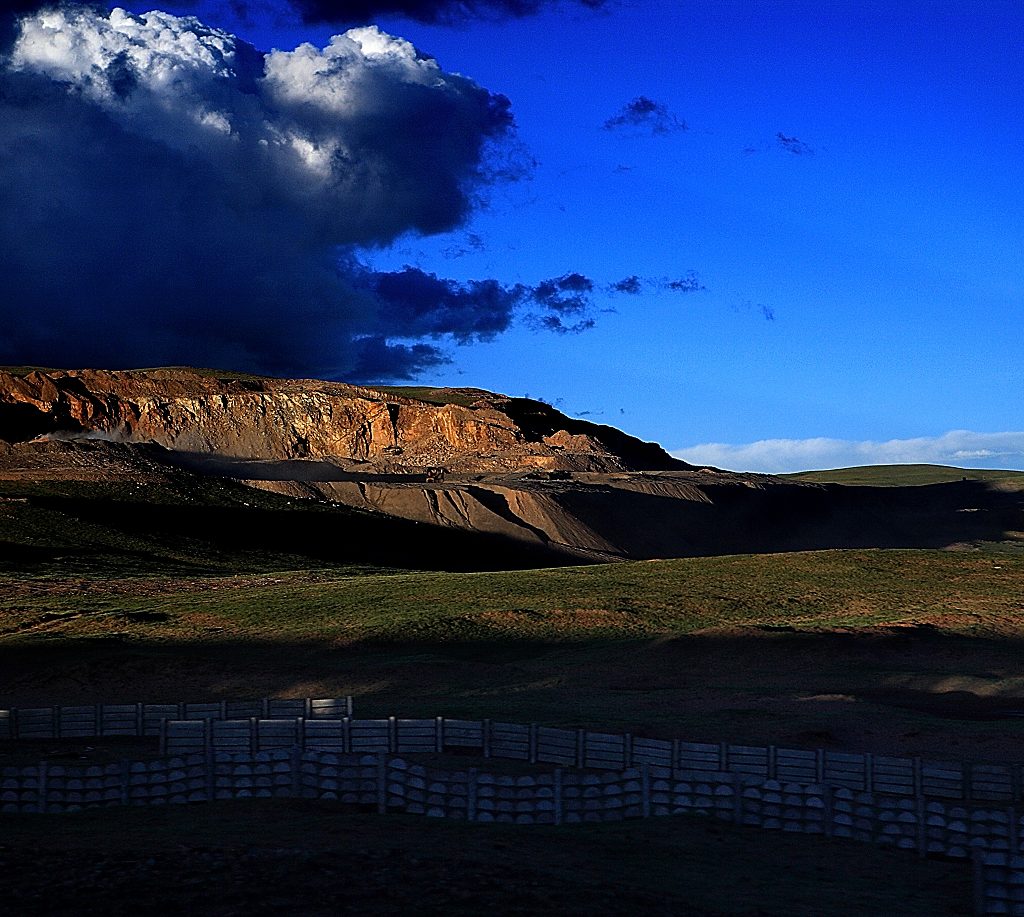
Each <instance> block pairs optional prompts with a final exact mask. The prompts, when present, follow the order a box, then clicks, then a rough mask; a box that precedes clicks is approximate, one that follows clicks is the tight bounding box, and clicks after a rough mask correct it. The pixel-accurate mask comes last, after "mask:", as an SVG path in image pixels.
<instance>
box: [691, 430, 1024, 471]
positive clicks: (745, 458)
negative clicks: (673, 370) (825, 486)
mask: <svg viewBox="0 0 1024 917" xmlns="http://www.w3.org/2000/svg"><path fill="white" fill-rule="evenodd" d="M672 455H674V456H675V457H676V458H679V459H682V460H683V461H684V462H689V463H690V464H692V465H711V466H714V467H716V468H727V469H729V470H731V471H755V472H763V473H766V474H784V473H786V472H790V471H809V470H813V469H821V468H847V467H851V466H855V465H907V464H909V465H918V464H928V465H954V466H961V467H972V468H1024V432H1008V433H975V432H972V431H970V430H951V431H949V432H948V433H943V434H942V435H941V436H921V437H915V438H913V439H890V440H885V441H875V440H849V439H830V438H827V437H813V438H810V439H762V440H758V441H757V442H753V443H741V444H735V443H701V444H700V445H697V446H689V447H687V448H684V449H676V450H674V451H673V452H672Z"/></svg>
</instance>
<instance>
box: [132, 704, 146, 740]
mask: <svg viewBox="0 0 1024 917" xmlns="http://www.w3.org/2000/svg"><path fill="white" fill-rule="evenodd" d="M135 734H136V735H137V736H144V735H145V734H146V719H145V717H144V716H143V710H142V704H136V705H135Z"/></svg>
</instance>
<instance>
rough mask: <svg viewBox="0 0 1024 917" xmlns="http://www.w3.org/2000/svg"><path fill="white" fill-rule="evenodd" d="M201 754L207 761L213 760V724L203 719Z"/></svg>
mask: <svg viewBox="0 0 1024 917" xmlns="http://www.w3.org/2000/svg"><path fill="white" fill-rule="evenodd" d="M202 723H203V753H204V754H205V755H206V760H207V761H212V760H213V722H212V721H211V720H208V719H205V718H204V719H203V720H202Z"/></svg>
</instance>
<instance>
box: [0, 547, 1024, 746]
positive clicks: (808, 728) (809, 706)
mask: <svg viewBox="0 0 1024 917" xmlns="http://www.w3.org/2000/svg"><path fill="white" fill-rule="evenodd" d="M1022 582H1024V558H1020V557H1002V556H999V555H987V554H970V553H954V552H941V551H934V552H930V551H830V552H810V553H802V554H783V555H763V556H735V557H720V558H696V559H688V560H673V561H653V562H640V563H628V564H615V565H608V566H596V567H569V568H564V569H547V570H534V571H506V572H495V573H469V574H466V573H463V574H458V573H425V572H424V573H389V574H381V573H377V574H364V575H351V573H350V572H345V571H339V570H333V569H319V570H316V569H306V570H301V571H276V572H268V573H246V574H238V575H191V576H181V575H166V574H164V575H158V576H142V575H140V576H136V577H133V578H123V579H120V580H116V581H110V580H108V579H106V578H104V577H97V576H89V575H78V576H74V577H67V576H54V575H52V574H45V575H38V576H32V575H25V574H17V575H12V574H8V575H7V576H6V577H5V578H4V579H3V580H0V584H2V585H0V622H2V623H0V672H2V673H3V674H2V675H0V693H2V694H3V695H4V696H6V697H10V698H12V699H13V700H14V701H16V702H17V703H29V702H36V701H39V702H47V701H53V702H59V701H61V700H62V698H63V697H65V696H67V695H68V693H73V694H74V695H75V696H76V697H81V698H83V699H89V700H94V701H100V700H115V699H124V700H135V699H139V698H143V697H144V698H146V699H153V700H160V699H168V700H172V699H174V700H176V699H186V697H197V698H198V697H206V696H216V697H220V696H235V697H239V696H241V697H246V696H261V695H273V694H285V695H292V696H294V695H310V694H313V695H319V696H333V695H342V694H353V695H355V696H356V698H357V709H358V710H359V712H360V713H362V714H363V715H369V714H385V713H402V714H409V715H412V714H423V715H437V714H447V715H472V716H494V717H499V718H501V717H504V718H510V719H520V720H536V721H539V722H546V723H551V724H553V725H590V726H593V727H603V726H607V727H616V728H621V729H623V730H629V729H632V730H634V731H638V732H644V731H646V732H647V733H648V734H653V735H667V736H672V735H678V736H682V737H687V738H693V739H695V740H703V741H721V740H730V741H739V742H747V741H748V742H766V743H770V742H776V743H780V744H784V743H789V744H797V745H804V746H809V747H815V746H817V745H826V746H828V747H834V748H849V749H857V750H872V751H883V752H891V753H895V752H901V751H902V752H906V753H921V754H928V755H931V756H933V757H934V756H936V755H938V756H942V757H945V756H954V757H975V758H978V757H987V758H989V759H994V758H1004V757H1008V756H1013V755H1014V754H1016V751H1015V749H1017V748H1018V747H1019V743H1020V741H1021V739H1022V738H1024V719H1022V718H1020V717H1017V716H1014V714H1015V713H1016V712H1017V711H1019V710H1022V709H1024V671H1022V666H1021V663H1020V645H1021V638H1022V636H1024V634H1022V624H1024V615H1022V611H1024V602H1022V592H1021V588H1020V587H1021V583H1022Z"/></svg>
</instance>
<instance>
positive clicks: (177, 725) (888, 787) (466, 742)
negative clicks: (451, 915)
mask: <svg viewBox="0 0 1024 917" xmlns="http://www.w3.org/2000/svg"><path fill="white" fill-rule="evenodd" d="M313 703H316V702H315V701H314V702H313ZM164 723H165V725H164V730H163V733H162V737H161V738H162V745H161V748H162V749H163V750H164V751H165V752H167V753H169V754H192V753H200V752H210V751H251V752H258V751H265V750H269V749H274V748H287V747H290V746H292V745H298V746H300V747H301V748H306V749H310V750H319V751H332V752H339V753H352V752H363V753H367V754H371V753H387V754H416V753H423V752H442V751H449V752H456V753H457V752H467V751H476V752H478V753H479V754H481V755H482V756H484V757H493V758H508V759H512V760H518V761H525V762H529V763H542V764H555V765H561V766H564V767H579V768H587V769H594V770H615V769H619V768H624V767H633V766H639V765H644V764H647V765H650V766H653V767H662V768H668V769H670V770H674V771H677V772H689V773H701V772H706V773H732V774H741V775H746V776H751V777H761V778H764V779H767V780H778V781H782V782H786V783H803V784H810V783H816V784H826V785H828V786H831V787H836V788H840V787H842V788H845V789H850V790H855V791H859V792H875V793H882V794H885V795H890V796H904V797H908V798H916V797H918V796H921V797H924V798H927V799H937V800H942V799H945V800H949V801H960V802H968V801H970V802H975V803H989V802H991V803H1012V802H1017V801H1019V800H1020V799H1021V786H1022V783H1024V781H1022V779H1021V777H1022V774H1021V769H1022V765H1017V764H1003V765H999V764H970V763H962V762H933V761H923V760H921V759H920V758H901V757H892V756H888V755H870V754H846V753H840V752H834V751H828V750H823V749H818V750H817V751H809V750H803V749H792V748H779V747H775V746H768V747H761V746H751V745H732V744H728V743H721V744H704V743H697V742H683V741H680V740H678V739H677V740H669V739H652V738H641V737H638V736H633V735H630V734H628V733H627V734H614V733H604V732H590V731H589V730H583V729H576V730H573V729H554V728H551V727H548V726H539V725H537V724H536V723H532V724H521V723H507V722H500V721H497V720H463V719H449V718H447V717H433V718H429V719H400V718H397V717H387V718H380V719H355V718H353V717H351V716H344V717H331V716H329V715H319V716H316V717H303V716H277V717H259V716H255V715H253V716H250V717H248V718H245V719H241V718H238V719H223V718H219V719H218V718H202V719H199V718H196V719H194V720H192V721H191V722H182V721H180V720H176V719H169V720H166V721H164Z"/></svg>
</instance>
